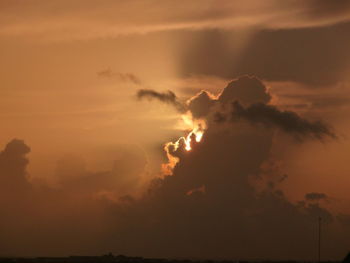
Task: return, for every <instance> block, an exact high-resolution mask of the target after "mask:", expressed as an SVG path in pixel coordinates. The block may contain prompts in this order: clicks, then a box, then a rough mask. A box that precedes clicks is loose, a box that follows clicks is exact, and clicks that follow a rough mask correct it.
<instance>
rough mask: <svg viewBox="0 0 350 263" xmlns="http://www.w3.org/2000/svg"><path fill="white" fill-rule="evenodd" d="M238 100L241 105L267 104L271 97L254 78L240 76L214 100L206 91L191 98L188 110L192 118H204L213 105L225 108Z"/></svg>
mask: <svg viewBox="0 0 350 263" xmlns="http://www.w3.org/2000/svg"><path fill="white" fill-rule="evenodd" d="M235 100H239V101H240V102H241V103H242V104H243V105H250V104H251V103H257V102H262V103H268V102H269V101H270V100H271V95H270V94H269V93H268V91H267V88H266V86H265V85H264V83H263V82H262V81H261V80H259V79H258V78H257V77H254V76H248V75H244V76H240V77H238V78H237V79H234V80H232V81H231V82H230V83H229V84H228V85H227V86H226V87H225V88H224V89H223V91H222V92H221V93H220V95H219V96H218V98H214V97H213V95H210V94H209V93H208V92H206V91H202V92H200V93H199V94H197V95H195V96H194V97H192V98H191V99H190V101H189V105H188V108H189V110H190V111H191V113H192V115H193V117H195V118H203V117H206V116H207V115H208V114H209V113H210V112H211V111H212V109H213V107H214V106H215V105H217V106H218V105H219V106H220V105H221V106H225V105H227V104H229V103H230V102H232V101H235Z"/></svg>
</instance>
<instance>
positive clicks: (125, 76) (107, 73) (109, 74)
mask: <svg viewBox="0 0 350 263" xmlns="http://www.w3.org/2000/svg"><path fill="white" fill-rule="evenodd" d="M97 76H99V77H103V78H117V79H119V80H120V81H123V82H131V83H134V84H136V85H140V84H141V83H142V82H141V80H140V79H139V78H138V77H137V76H136V75H134V74H132V73H120V72H114V71H112V69H110V68H107V69H105V70H102V71H99V72H97Z"/></svg>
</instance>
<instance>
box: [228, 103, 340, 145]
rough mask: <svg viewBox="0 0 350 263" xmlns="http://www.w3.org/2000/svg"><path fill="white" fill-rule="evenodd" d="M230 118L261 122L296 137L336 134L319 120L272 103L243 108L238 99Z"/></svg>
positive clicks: (333, 137)
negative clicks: (280, 107)
mask: <svg viewBox="0 0 350 263" xmlns="http://www.w3.org/2000/svg"><path fill="white" fill-rule="evenodd" d="M232 105H233V110H232V112H231V116H230V120H231V121H233V122H234V121H239V120H246V121H249V122H251V123H253V124H254V123H256V124H263V125H265V126H267V127H271V126H272V127H277V128H279V129H281V130H282V131H284V132H286V133H287V134H291V135H293V136H295V137H296V138H298V139H302V138H305V137H314V138H316V139H320V140H321V139H323V138H325V137H329V138H332V139H335V138H336V137H337V136H336V135H335V134H334V133H333V132H332V131H331V129H330V128H329V127H328V126H327V125H326V124H324V123H323V122H321V121H313V122H312V121H308V120H306V119H303V118H301V117H300V116H299V115H298V114H296V113H295V112H292V111H281V110H279V109H278V108H277V107H275V106H272V105H266V104H263V103H254V104H251V105H250V106H248V107H246V108H244V107H243V106H242V105H241V104H240V103H239V102H238V101H235V102H234V103H233V104H232Z"/></svg>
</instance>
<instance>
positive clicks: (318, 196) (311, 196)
mask: <svg viewBox="0 0 350 263" xmlns="http://www.w3.org/2000/svg"><path fill="white" fill-rule="evenodd" d="M327 198H328V196H327V195H326V194H324V193H316V192H312V193H307V194H306V195H305V199H306V200H308V201H319V200H324V199H327Z"/></svg>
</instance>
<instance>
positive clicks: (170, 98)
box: [136, 89, 186, 113]
mask: <svg viewBox="0 0 350 263" xmlns="http://www.w3.org/2000/svg"><path fill="white" fill-rule="evenodd" d="M136 96H137V98H138V99H145V98H146V99H149V100H154V99H155V100H158V101H160V102H163V103H165V104H169V105H171V106H173V107H174V108H175V109H176V110H177V111H179V112H182V113H183V112H185V111H186V106H185V105H184V104H183V103H181V102H180V101H179V99H178V98H177V97H176V95H175V93H174V92H172V91H170V90H169V91H167V92H158V91H155V90H151V89H141V90H138V92H137V95H136Z"/></svg>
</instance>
